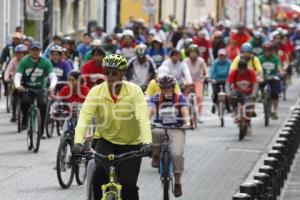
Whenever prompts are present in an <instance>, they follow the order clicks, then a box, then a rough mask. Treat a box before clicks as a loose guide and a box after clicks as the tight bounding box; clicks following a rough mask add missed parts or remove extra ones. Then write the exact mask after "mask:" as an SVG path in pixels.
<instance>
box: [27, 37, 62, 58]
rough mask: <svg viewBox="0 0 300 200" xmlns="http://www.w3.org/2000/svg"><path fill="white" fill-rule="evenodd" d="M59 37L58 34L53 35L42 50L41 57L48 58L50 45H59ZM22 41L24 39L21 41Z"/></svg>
mask: <svg viewBox="0 0 300 200" xmlns="http://www.w3.org/2000/svg"><path fill="white" fill-rule="evenodd" d="M61 40H62V39H61V37H60V36H58V35H54V36H53V37H52V42H51V43H50V44H49V45H48V46H47V47H46V49H45V50H44V53H43V57H45V58H49V57H50V49H51V47H52V46H54V45H61ZM23 42H24V41H23Z"/></svg>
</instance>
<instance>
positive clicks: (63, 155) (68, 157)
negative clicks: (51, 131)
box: [56, 138, 74, 189]
mask: <svg viewBox="0 0 300 200" xmlns="http://www.w3.org/2000/svg"><path fill="white" fill-rule="evenodd" d="M72 159H73V158H72V144H71V141H70V139H68V138H62V140H61V142H60V144H59V147H58V151H57V156H56V173H57V178H58V182H59V184H60V186H61V187H62V188H63V189H67V188H69V187H70V186H71V184H72V182H73V178H74V166H73V160H72Z"/></svg>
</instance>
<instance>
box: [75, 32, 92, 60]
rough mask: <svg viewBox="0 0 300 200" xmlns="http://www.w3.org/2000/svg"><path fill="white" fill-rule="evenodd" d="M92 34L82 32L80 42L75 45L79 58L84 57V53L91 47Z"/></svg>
mask: <svg viewBox="0 0 300 200" xmlns="http://www.w3.org/2000/svg"><path fill="white" fill-rule="evenodd" d="M91 42H92V36H91V35H90V34H89V33H85V34H83V39H82V43H80V44H79V45H78V46H77V51H78V52H79V55H80V60H83V59H84V56H85V55H86V53H87V52H88V51H89V50H90V49H91Z"/></svg>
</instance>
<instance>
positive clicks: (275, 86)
mask: <svg viewBox="0 0 300 200" xmlns="http://www.w3.org/2000/svg"><path fill="white" fill-rule="evenodd" d="M267 82H268V83H269V85H270V89H271V99H274V100H278V98H279V93H280V81H279V80H267V81H264V82H263V83H262V84H260V89H261V91H263V92H264V87H265V85H266V83H267Z"/></svg>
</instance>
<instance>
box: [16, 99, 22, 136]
mask: <svg viewBox="0 0 300 200" xmlns="http://www.w3.org/2000/svg"><path fill="white" fill-rule="evenodd" d="M22 118H23V112H22V110H21V105H20V101H19V102H18V103H17V132H18V133H20V132H21V131H22V128H21V127H22Z"/></svg>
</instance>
